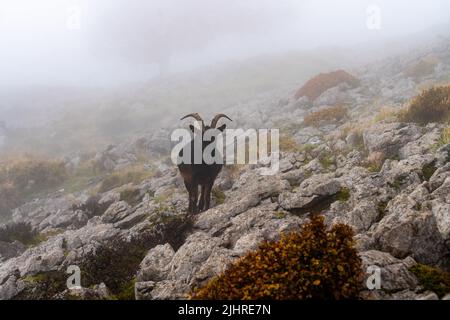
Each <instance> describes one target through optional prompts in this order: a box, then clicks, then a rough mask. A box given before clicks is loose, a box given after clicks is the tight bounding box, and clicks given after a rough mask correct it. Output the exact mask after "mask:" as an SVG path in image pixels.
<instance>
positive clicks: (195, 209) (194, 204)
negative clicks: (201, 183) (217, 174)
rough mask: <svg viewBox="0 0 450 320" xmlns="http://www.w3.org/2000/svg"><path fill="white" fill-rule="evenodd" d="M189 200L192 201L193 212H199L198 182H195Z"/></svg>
mask: <svg viewBox="0 0 450 320" xmlns="http://www.w3.org/2000/svg"><path fill="white" fill-rule="evenodd" d="M189 200H190V202H191V203H192V205H191V206H192V211H191V213H192V214H197V213H198V206H197V201H198V183H193V184H192V193H191V194H189Z"/></svg>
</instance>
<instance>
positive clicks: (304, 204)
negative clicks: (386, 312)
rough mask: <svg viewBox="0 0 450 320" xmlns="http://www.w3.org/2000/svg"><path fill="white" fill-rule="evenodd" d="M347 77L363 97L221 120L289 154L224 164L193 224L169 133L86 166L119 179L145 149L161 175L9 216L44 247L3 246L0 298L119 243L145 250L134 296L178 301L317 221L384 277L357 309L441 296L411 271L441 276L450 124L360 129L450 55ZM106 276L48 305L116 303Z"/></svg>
mask: <svg viewBox="0 0 450 320" xmlns="http://www.w3.org/2000/svg"><path fill="white" fill-rule="evenodd" d="M429 55H432V56H433V57H437V58H439V61H440V63H439V64H438V65H437V67H436V68H435V69H434V72H433V73H431V74H427V75H426V76H424V77H421V78H420V79H413V78H410V77H406V76H405V75H404V74H403V73H402V70H404V69H405V68H406V67H407V65H409V64H411V63H413V62H415V61H419V60H420V59H421V58H423V57H427V56H429ZM351 72H352V73H353V74H354V75H355V76H357V77H358V78H359V79H360V80H361V84H360V86H358V87H357V88H347V87H346V86H345V84H344V85H341V86H338V87H335V88H332V89H329V90H327V91H326V92H324V93H323V94H322V95H321V96H320V97H319V98H317V99H316V100H315V101H309V100H308V99H303V98H301V99H299V100H296V99H294V98H293V93H294V92H295V90H296V89H298V88H281V89H280V90H279V91H276V92H271V93H270V94H269V93H268V94H267V95H263V96H259V97H255V99H254V100H253V101H251V102H246V103H243V104H241V105H238V106H233V107H230V108H229V109H228V110H224V112H225V113H227V115H229V116H230V117H231V118H233V119H235V121H234V122H233V126H234V127H243V128H261V127H263V128H267V127H269V128H271V127H275V128H280V129H281V134H282V136H283V134H284V135H288V136H290V137H292V140H294V141H295V143H296V147H293V148H292V147H291V148H288V149H287V150H283V152H282V154H281V165H280V172H279V173H278V174H276V175H274V176H262V175H261V174H260V168H261V167H262V165H252V166H230V167H226V168H225V169H224V170H223V172H222V173H221V175H220V176H219V178H218V180H217V181H216V188H215V191H214V192H213V193H214V195H213V204H214V205H213V207H212V208H211V209H210V210H208V211H206V212H203V213H200V214H198V215H197V216H196V217H194V218H193V219H188V218H186V214H185V211H186V208H187V194H186V191H185V189H184V185H183V182H182V180H181V178H180V176H179V174H178V172H177V168H176V167H175V166H174V165H172V164H171V162H170V161H168V160H167V159H168V158H167V155H168V152H169V150H170V140H169V138H168V137H169V134H170V132H171V130H172V128H167V130H166V131H159V132H150V133H148V134H147V135H142V136H139V137H135V138H133V139H132V140H131V141H127V142H124V143H123V144H120V145H116V146H110V147H108V148H107V149H105V150H103V151H101V152H99V153H98V154H97V155H96V156H95V160H96V161H97V162H98V163H99V164H101V166H103V167H104V168H105V169H107V170H112V171H114V170H119V169H121V168H123V167H125V166H127V165H129V164H133V163H134V162H135V161H137V158H138V155H137V151H136V150H138V149H139V150H142V148H144V149H146V150H148V152H149V153H150V154H153V155H158V157H159V158H160V160H159V161H156V162H152V163H149V164H148V166H149V167H151V168H153V169H154V170H156V171H157V174H156V175H155V176H154V177H152V178H149V179H147V180H145V181H143V182H142V183H140V184H138V185H131V184H130V185H125V186H121V187H119V188H116V189H113V190H111V191H108V192H104V193H99V194H97V195H90V194H89V193H88V192H87V191H83V192H78V193H75V194H71V195H68V194H67V193H65V192H64V190H61V191H59V192H57V193H55V194H52V195H50V196H48V197H47V198H39V199H35V200H33V201H31V202H29V203H26V204H25V205H23V206H21V207H19V208H17V209H16V210H14V213H13V221H14V222H16V223H18V222H28V223H30V224H31V226H32V227H33V228H34V229H35V230H37V231H38V232H39V234H40V235H41V237H40V241H38V242H37V243H34V244H31V245H24V244H22V243H20V242H19V241H15V242H12V243H7V242H0V299H26V298H41V297H43V295H42V293H41V292H39V290H41V291H42V287H40V283H41V282H42V281H41V280H42V279H43V276H42V275H49V274H55V272H56V273H57V272H59V273H62V274H65V271H66V269H67V267H68V266H70V265H80V266H82V268H81V269H82V270H83V266H85V267H86V266H91V265H92V261H93V259H94V261H95V259H96V256H97V255H98V254H99V252H102V251H101V250H102V248H104V247H105V246H106V247H107V246H108V245H109V244H115V243H121V244H123V243H128V244H129V245H130V246H132V245H136V246H137V244H139V246H140V247H139V248H143V251H142V252H141V251H140V252H139V254H138V255H136V257H137V258H138V259H139V260H138V261H137V263H134V262H133V263H130V270H129V274H128V275H127V277H128V278H130V279H131V284H132V286H133V289H134V296H135V298H136V299H181V298H185V297H186V295H187V294H188V293H189V292H190V291H191V289H192V288H194V287H196V286H200V285H202V284H205V283H206V282H207V281H208V280H209V279H211V277H213V276H214V275H217V274H218V273H220V272H221V271H223V270H224V269H225V268H226V266H227V265H228V264H229V263H230V262H232V261H233V260H234V259H236V258H238V257H240V256H242V255H243V254H244V253H246V252H247V251H249V250H252V249H255V248H257V247H258V244H259V243H261V241H263V240H273V239H277V238H278V237H279V235H280V233H282V232H286V231H289V230H296V229H298V228H299V227H300V226H301V225H302V224H303V223H304V222H305V221H306V220H307V219H308V217H309V215H310V214H317V213H321V214H323V215H325V217H326V222H327V223H328V224H329V225H332V224H334V223H338V222H343V223H346V224H348V225H350V226H352V227H353V229H354V230H355V233H356V240H357V248H358V250H359V252H360V255H361V258H362V260H363V264H364V268H367V267H368V266H371V265H376V266H378V267H380V268H381V279H382V281H381V290H372V291H371V290H368V289H367V288H364V286H363V285H362V287H361V297H362V298H364V299H438V297H437V295H436V293H434V292H430V291H427V292H423V290H422V289H423V288H422V287H421V286H420V285H419V283H418V280H417V278H416V276H415V275H414V274H413V273H412V272H411V271H410V268H411V267H412V266H413V265H415V264H417V263H420V264H427V265H432V266H437V267H439V268H441V269H444V270H447V271H450V161H449V160H450V144H444V145H440V144H439V143H438V142H439V139H440V137H441V134H442V132H443V130H444V128H445V125H443V124H438V123H431V124H428V125H426V126H419V125H416V124H412V123H401V122H397V121H395V120H389V121H388V120H387V119H378V120H376V121H364V119H373V118H374V116H375V115H376V114H377V112H378V110H379V107H381V106H384V105H389V106H391V107H392V108H399V107H401V105H402V104H403V103H405V102H406V101H408V100H409V99H410V98H411V97H413V96H414V95H416V94H417V93H418V92H419V91H420V88H421V87H422V86H423V85H426V84H428V83H430V82H433V83H440V82H441V81H448V75H449V74H450V50H449V44H448V43H446V42H444V43H440V44H439V45H436V47H433V48H427V49H424V50H422V51H420V50H419V51H417V52H416V53H414V54H411V53H408V55H407V56H406V58H405V56H399V57H393V58H391V59H388V60H383V61H379V62H376V63H374V64H371V65H368V66H363V67H361V68H359V69H356V70H351ZM336 103H343V104H345V105H346V106H348V110H349V116H348V117H347V118H346V119H345V120H343V121H341V122H338V123H333V124H325V125H321V126H318V127H304V126H302V125H301V122H302V119H303V117H304V116H305V115H306V114H308V113H310V112H312V111H315V110H320V109H321V108H322V107H323V106H327V105H334V104H336ZM361 123H362V124H363V125H361ZM176 125H177V124H175V123H174V127H175V126H176ZM178 125H179V124H178ZM346 128H347V129H348V128H352V129H355V128H356V129H357V130H356V129H355V130H347V129H346ZM377 154H382V155H383V158H382V161H381V163H379V166H378V167H377V166H376V165H374V164H373V163H372V162H371V161H370V157H374V155H375V156H376V155H377ZM78 162H79V159H78V158H77V157H76V156H73V157H72V156H71V157H69V158H68V159H67V165H68V166H70V167H76V166H77V164H78ZM117 247H118V248H119V247H120V245H118V246H117ZM127 250H128V249H127ZM127 250H125V251H124V252H127ZM116 254H120V251H117V252H116ZM99 259H100V258H99ZM87 261H90V264H88V263H87ZM110 267H111V265H108V264H106V265H102V266H100V267H98V270H97V273H102V272H103V273H105V274H106V273H108V272H112V270H110V269H109V268H110ZM102 268H104V269H102ZM111 276H113V275H111ZM67 277H68V275H67ZM81 277H82V282H83V273H82V274H81ZM128 278H127V279H128ZM104 279H107V278H105V277H102V276H99V277H98V278H96V279H94V278H92V277H91V278H90V279H89V285H87V286H86V287H85V288H82V289H72V290H68V289H65V287H64V286H65V278H64V283H63V284H62V285H55V286H56V287H57V288H56V289H55V288H53V287H52V290H53V289H54V290H53V291H54V292H53V291H52V290H50V289H48V287H45V288H46V290H47V292H53V293H54V295H53V296H51V297H50V298H68V297H78V298H86V299H89V298H106V299H108V298H114V295H117V293H115V294H113V293H112V292H111V289H112V288H108V285H106V284H105V283H107V282H108V281H107V280H104ZM55 281H56V280H55ZM61 281H62V280H61ZM113 291H114V290H113ZM445 298H446V299H450V297H449V296H448V295H447V296H446V297H445Z"/></svg>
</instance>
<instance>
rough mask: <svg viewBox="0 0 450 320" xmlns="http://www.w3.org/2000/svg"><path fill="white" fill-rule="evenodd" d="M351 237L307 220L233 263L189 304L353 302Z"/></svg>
mask: <svg viewBox="0 0 450 320" xmlns="http://www.w3.org/2000/svg"><path fill="white" fill-rule="evenodd" d="M353 244H354V243H353V232H352V230H351V228H350V227H349V226H346V225H343V224H338V225H335V226H334V227H333V228H332V229H330V230H327V229H326V226H325V224H324V219H323V217H320V216H317V217H314V218H312V220H311V222H310V223H308V224H306V225H305V226H303V228H302V230H301V231H300V232H297V233H290V234H287V235H282V237H281V239H280V240H279V241H277V242H264V243H262V244H261V246H260V247H259V249H258V250H256V251H253V252H250V253H248V254H247V255H245V256H244V257H242V258H241V259H239V260H238V261H237V262H235V263H233V264H232V265H231V266H230V267H229V268H228V269H227V270H226V271H225V272H224V273H222V274H221V275H220V276H218V277H216V278H213V279H212V280H211V281H210V282H209V283H208V284H207V285H206V286H205V287H203V288H201V289H194V292H193V293H192V294H191V298H193V299H231V300H241V299H245V300H246V299H251V300H253V299H278V300H295V299H353V298H357V295H358V286H359V285H360V281H361V275H362V273H361V261H360V258H359V257H358V254H357V252H356V250H355V249H354V248H353Z"/></svg>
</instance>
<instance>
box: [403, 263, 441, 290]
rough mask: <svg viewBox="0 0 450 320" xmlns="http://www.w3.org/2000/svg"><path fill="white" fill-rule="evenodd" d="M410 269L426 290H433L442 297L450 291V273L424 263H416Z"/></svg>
mask: <svg viewBox="0 0 450 320" xmlns="http://www.w3.org/2000/svg"><path fill="white" fill-rule="evenodd" d="M410 271H411V272H412V273H414V274H415V276H416V277H417V279H418V280H419V284H420V285H421V286H422V287H423V289H424V290H425V291H427V290H430V291H433V292H434V293H436V294H437V295H438V296H439V297H440V298H442V297H443V296H445V295H446V294H448V293H450V273H448V272H445V271H442V270H440V269H438V268H434V267H431V266H427V265H423V264H416V265H415V266H413V267H411V268H410Z"/></svg>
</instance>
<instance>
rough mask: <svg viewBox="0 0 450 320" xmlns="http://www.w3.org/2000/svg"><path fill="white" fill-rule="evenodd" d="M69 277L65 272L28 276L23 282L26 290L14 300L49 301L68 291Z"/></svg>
mask: <svg viewBox="0 0 450 320" xmlns="http://www.w3.org/2000/svg"><path fill="white" fill-rule="evenodd" d="M67 277H68V275H66V274H65V273H64V271H49V272H42V273H38V274H35V275H28V276H26V277H24V278H22V280H23V281H24V283H25V289H24V290H23V291H22V292H21V293H19V294H18V295H17V296H15V297H14V299H17V300H48V299H53V297H54V296H55V295H56V294H58V293H60V292H62V291H64V290H65V289H67V286H66V281H67Z"/></svg>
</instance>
